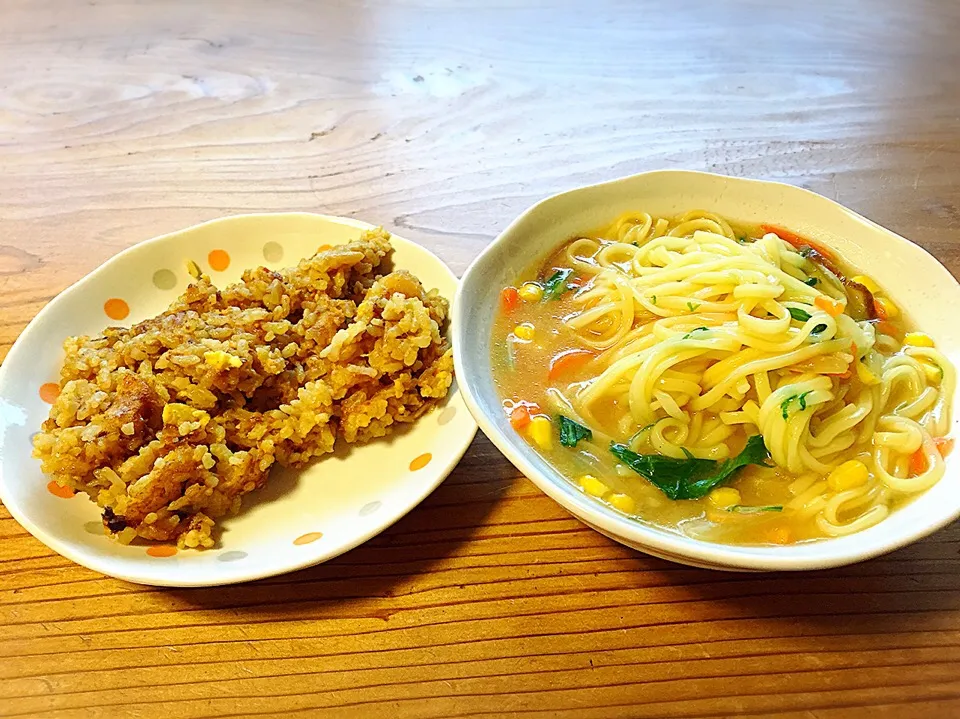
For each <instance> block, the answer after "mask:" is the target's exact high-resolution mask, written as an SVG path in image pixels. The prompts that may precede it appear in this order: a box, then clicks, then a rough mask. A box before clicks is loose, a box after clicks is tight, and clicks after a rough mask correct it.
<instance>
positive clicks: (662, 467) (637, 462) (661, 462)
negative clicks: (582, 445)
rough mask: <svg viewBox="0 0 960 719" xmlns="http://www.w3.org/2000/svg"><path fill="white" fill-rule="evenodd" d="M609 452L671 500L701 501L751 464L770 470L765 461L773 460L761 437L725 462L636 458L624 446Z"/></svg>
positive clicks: (620, 445) (641, 455) (636, 456)
mask: <svg viewBox="0 0 960 719" xmlns="http://www.w3.org/2000/svg"><path fill="white" fill-rule="evenodd" d="M610 452H611V453H613V456H614V457H616V458H617V459H619V460H620V461H621V462H623V463H624V464H625V465H627V466H628V467H630V469H632V470H633V471H634V472H636V473H637V474H639V475H641V476H643V477H645V478H646V479H648V480H649V481H650V482H651V483H652V484H653V485H655V486H656V487H657V488H658V489H659V490H660V491H661V492H663V493H664V494H665V495H667V496H668V497H669V498H670V499H699V498H700V497H703V496H706V494H707V493H708V492H709V491H710V490H711V489H713V488H714V487H716V486H718V485H720V484H723V483H724V482H726V481H727V480H728V479H730V478H731V477H732V476H733V475H734V473H736V472H737V470H739V469H741V468H742V467H746V466H747V465H748V464H757V465H760V466H763V467H765V466H767V464H766V460H767V459H769V457H770V453H769V452H768V451H767V448H766V446H765V445H764V444H763V436H762V435H759V434H755V435H754V436H752V437H751V438H750V439H748V440H747V444H746V446H745V447H744V448H743V451H742V452H740V454H738V455H737V456H736V457H732V458H731V459H727V460H724V461H723V462H717V461H716V460H713V459H697V458H695V457H692V456H691V457H688V458H687V459H674V458H673V457H664V456H662V455H659V454H637V453H636V452H632V451H630V450H629V449H628V448H627V445H625V444H611V445H610Z"/></svg>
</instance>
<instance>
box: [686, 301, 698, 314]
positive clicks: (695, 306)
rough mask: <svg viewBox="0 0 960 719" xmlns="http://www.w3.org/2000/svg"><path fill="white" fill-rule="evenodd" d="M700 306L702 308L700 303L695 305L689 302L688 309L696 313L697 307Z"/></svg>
mask: <svg viewBox="0 0 960 719" xmlns="http://www.w3.org/2000/svg"><path fill="white" fill-rule="evenodd" d="M699 306H700V305H699V303H698V304H693V302H687V309H688V310H690V311H691V312H696V311H697V307H699Z"/></svg>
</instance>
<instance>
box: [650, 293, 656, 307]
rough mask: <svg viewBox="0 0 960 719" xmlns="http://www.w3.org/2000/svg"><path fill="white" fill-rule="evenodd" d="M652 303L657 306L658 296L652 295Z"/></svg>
mask: <svg viewBox="0 0 960 719" xmlns="http://www.w3.org/2000/svg"><path fill="white" fill-rule="evenodd" d="M650 302H651V304H654V305H655V304H657V296H656V295H650Z"/></svg>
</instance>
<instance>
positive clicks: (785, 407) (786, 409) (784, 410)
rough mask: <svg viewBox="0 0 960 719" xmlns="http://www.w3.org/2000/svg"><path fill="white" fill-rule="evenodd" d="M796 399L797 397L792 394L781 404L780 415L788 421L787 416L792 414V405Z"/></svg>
mask: <svg viewBox="0 0 960 719" xmlns="http://www.w3.org/2000/svg"><path fill="white" fill-rule="evenodd" d="M796 398H797V395H795V394H792V395H790V396H789V397H787V398H786V399H785V400H783V402H781V403H780V414H781V416H782V417H783V418H784V419H786V418H787V415H788V414H790V403H791V402H793V400H795V399H796Z"/></svg>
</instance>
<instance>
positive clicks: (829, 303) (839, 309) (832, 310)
mask: <svg viewBox="0 0 960 719" xmlns="http://www.w3.org/2000/svg"><path fill="white" fill-rule="evenodd" d="M813 304H814V305H815V306H816V307H817V309H821V310H823V311H824V312H826V313H827V314H828V315H830V316H831V317H839V316H840V315H841V314H843V303H842V302H837V301H836V300H832V299H830V298H829V297H824V296H823V295H820V296H818V297H817V299H815V300H814V301H813Z"/></svg>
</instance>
